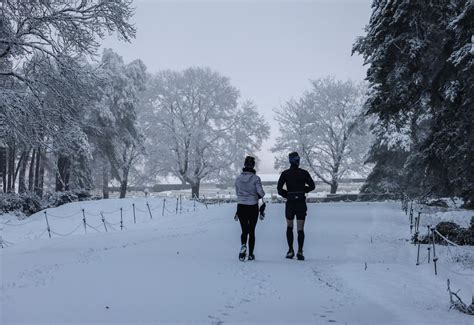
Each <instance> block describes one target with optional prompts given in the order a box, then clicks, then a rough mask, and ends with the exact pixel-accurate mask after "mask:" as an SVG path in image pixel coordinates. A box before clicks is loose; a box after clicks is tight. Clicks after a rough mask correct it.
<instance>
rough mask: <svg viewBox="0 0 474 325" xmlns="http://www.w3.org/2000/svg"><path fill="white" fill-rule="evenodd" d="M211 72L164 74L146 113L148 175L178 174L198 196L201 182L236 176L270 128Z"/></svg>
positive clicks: (155, 82) (226, 81)
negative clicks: (244, 161)
mask: <svg viewBox="0 0 474 325" xmlns="http://www.w3.org/2000/svg"><path fill="white" fill-rule="evenodd" d="M239 96H240V95H239V91H238V90H237V89H236V88H235V87H233V86H232V85H231V84H230V80H229V78H227V77H223V76H221V75H220V74H218V73H216V72H213V71H211V70H210V69H209V68H189V69H186V70H184V71H182V72H175V71H163V72H160V73H159V74H158V75H156V76H155V77H154V79H153V83H152V86H151V87H150V89H149V93H148V95H147V96H146V98H145V100H144V106H143V108H142V113H141V114H142V116H141V121H142V126H143V129H144V132H145V134H146V138H147V140H146V149H147V152H148V158H147V161H146V165H148V168H149V170H148V172H149V173H150V174H153V175H169V174H171V175H174V176H176V177H177V178H179V179H180V180H181V181H182V182H185V183H188V184H191V187H192V195H196V196H199V187H200V184H201V180H203V179H208V180H224V179H226V180H227V179H228V178H229V177H233V176H234V173H235V171H236V169H237V168H238V167H240V165H241V160H242V159H243V157H245V155H246V154H251V153H253V152H255V151H256V150H259V148H260V146H261V144H262V140H264V139H266V138H268V135H269V126H268V124H267V123H266V122H265V121H264V119H263V117H262V116H261V115H260V114H259V113H258V112H257V109H256V107H255V105H253V104H252V103H251V102H244V103H243V104H242V105H240V106H239V105H238V99H239Z"/></svg>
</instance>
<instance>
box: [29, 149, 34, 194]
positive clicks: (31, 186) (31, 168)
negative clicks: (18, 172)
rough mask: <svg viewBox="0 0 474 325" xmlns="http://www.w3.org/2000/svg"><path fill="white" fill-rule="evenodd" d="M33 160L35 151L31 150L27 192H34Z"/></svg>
mask: <svg viewBox="0 0 474 325" xmlns="http://www.w3.org/2000/svg"><path fill="white" fill-rule="evenodd" d="M35 160H36V149H33V154H32V155H31V160H30V170H29V172H28V191H30V192H33V191H34V187H33V185H34V182H35Z"/></svg>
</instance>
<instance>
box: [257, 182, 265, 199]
mask: <svg viewBox="0 0 474 325" xmlns="http://www.w3.org/2000/svg"><path fill="white" fill-rule="evenodd" d="M256 177H257V181H256V182H255V187H256V189H257V195H258V198H259V199H263V197H264V196H265V191H264V190H263V186H262V180H261V179H260V177H258V176H256Z"/></svg>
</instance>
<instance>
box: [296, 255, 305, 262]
mask: <svg viewBox="0 0 474 325" xmlns="http://www.w3.org/2000/svg"><path fill="white" fill-rule="evenodd" d="M296 258H297V259H298V261H304V256H303V255H301V256H298V255H296Z"/></svg>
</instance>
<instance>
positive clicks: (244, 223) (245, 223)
mask: <svg viewBox="0 0 474 325" xmlns="http://www.w3.org/2000/svg"><path fill="white" fill-rule="evenodd" d="M245 210H246V209H245V207H244V206H239V208H238V210H237V215H238V216H239V221H240V227H241V228H242V234H241V235H240V243H241V244H242V245H246V244H247V237H248V235H249V230H250V229H249V228H250V227H249V217H248V214H247V211H245Z"/></svg>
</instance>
